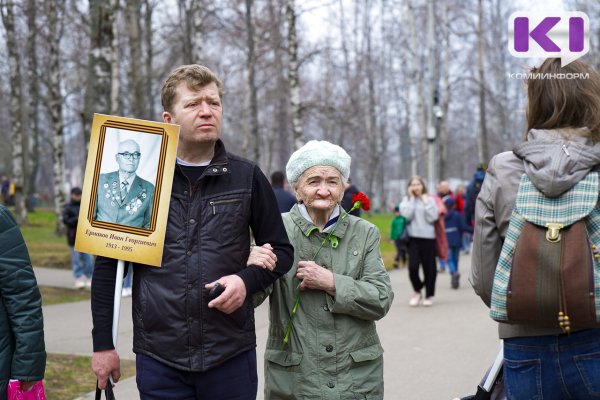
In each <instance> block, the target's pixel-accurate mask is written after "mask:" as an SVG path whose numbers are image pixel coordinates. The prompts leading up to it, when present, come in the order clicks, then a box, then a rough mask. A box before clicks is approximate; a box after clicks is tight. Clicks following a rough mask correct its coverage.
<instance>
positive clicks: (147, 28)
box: [144, 0, 155, 119]
mask: <svg viewBox="0 0 600 400" xmlns="http://www.w3.org/2000/svg"><path fill="white" fill-rule="evenodd" d="M153 10H154V5H153V4H151V1H150V0H144V40H145V45H146V60H145V61H146V62H145V65H144V73H145V82H144V96H145V97H146V101H145V103H146V104H147V109H146V118H147V119H152V118H154V102H153V101H152V100H151V99H153V98H154V96H155V93H154V89H153V85H152V79H153V67H152V64H153V60H154V49H153V46H152V37H153V28H152V13H153Z"/></svg>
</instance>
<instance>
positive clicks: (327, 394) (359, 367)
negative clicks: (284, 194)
mask: <svg viewBox="0 0 600 400" xmlns="http://www.w3.org/2000/svg"><path fill="white" fill-rule="evenodd" d="M286 172H287V179H288V181H289V182H290V184H291V185H292V187H293V189H294V192H295V195H296V199H297V200H298V204H296V205H294V207H293V208H292V209H291V211H290V212H289V213H285V214H283V221H284V223H285V227H286V230H287V234H288V237H289V239H290V242H291V243H292V245H293V246H294V249H295V251H294V265H293V266H292V269H291V270H290V272H289V273H288V274H287V275H285V276H284V277H282V278H281V279H279V280H278V281H277V282H275V283H274V285H273V287H272V292H271V295H270V327H269V339H268V342H267V349H266V352H265V398H266V399H269V400H275V399H286V400H290V399H321V398H328V399H333V398H336V399H355V398H361V399H383V348H382V347H381V343H380V342H379V337H378V336H377V331H376V330H375V321H376V320H379V319H380V318H382V317H384V316H385V314H386V313H387V312H388V310H389V308H390V306H391V304H392V299H393V297H394V294H393V292H392V288H391V285H390V279H389V277H388V274H387V272H386V270H385V267H384V265H383V261H382V259H381V254H380V252H379V236H380V235H379V231H378V230H377V228H376V227H375V226H374V225H373V224H371V223H369V222H367V221H365V220H363V219H361V218H358V217H354V216H352V215H345V212H344V210H343V209H342V208H341V207H340V204H339V203H340V201H341V200H342V196H343V195H344V185H345V183H346V180H347V179H348V174H349V172H350V156H349V155H348V154H347V153H346V152H345V151H344V149H342V148H341V147H339V146H336V145H334V144H331V143H329V142H326V141H310V142H308V143H307V144H306V145H304V146H303V147H302V148H300V149H299V150H298V151H296V152H295V153H294V154H292V156H291V157H290V160H289V162H288V164H287V167H286ZM338 220H339V223H338V224H336V222H337V221H338ZM324 240H325V244H324V245H323V247H322V248H321V246H322V242H323V241H324ZM260 252H262V253H260ZM269 253H270V252H269V251H268V249H266V246H265V248H255V250H254V251H253V252H252V254H251V259H252V258H254V260H253V261H252V262H250V261H249V263H253V264H255V265H257V264H258V265H261V264H264V265H265V266H267V264H268V263H269V262H270V261H268V260H265V262H264V263H261V261H259V260H256V259H258V258H260V257H264V258H265V259H268V258H269V257H272V256H270V255H269ZM271 260H272V258H271ZM298 293H300V304H299V306H298V308H297V311H296V315H295V317H294V318H293V325H292V327H291V330H290V333H289V341H288V342H287V343H286V344H285V345H284V344H283V342H284V337H285V336H286V330H287V327H288V324H289V322H290V319H291V318H292V308H293V307H294V303H295V300H296V296H297V295H298Z"/></svg>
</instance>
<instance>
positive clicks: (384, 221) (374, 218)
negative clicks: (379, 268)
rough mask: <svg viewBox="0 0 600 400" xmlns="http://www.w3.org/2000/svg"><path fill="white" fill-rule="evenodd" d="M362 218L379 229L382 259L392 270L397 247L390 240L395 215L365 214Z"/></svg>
mask: <svg viewBox="0 0 600 400" xmlns="http://www.w3.org/2000/svg"><path fill="white" fill-rule="evenodd" d="M361 216H362V217H363V218H364V219H366V220H367V221H369V222H370V223H372V224H374V225H375V226H377V227H378V228H379V231H380V232H381V246H380V249H381V257H382V258H383V263H384V264H385V267H386V268H387V269H388V270H389V269H391V268H392V264H393V262H394V257H395V256H396V246H394V242H392V239H390V226H391V225H392V219H393V218H394V214H393V213H380V214H373V213H369V214H367V213H363V214H361Z"/></svg>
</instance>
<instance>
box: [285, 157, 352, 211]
mask: <svg viewBox="0 0 600 400" xmlns="http://www.w3.org/2000/svg"><path fill="white" fill-rule="evenodd" d="M295 191H296V198H297V199H298V201H301V202H303V203H304V205H305V206H306V207H307V208H308V209H313V210H321V211H331V210H333V208H334V207H335V205H336V204H338V203H339V202H340V201H342V197H343V196H344V184H343V182H342V174H340V172H339V171H338V170H337V169H335V168H334V167H326V166H316V167H311V168H309V169H307V170H306V171H304V173H303V174H302V175H301V176H300V178H299V179H298V182H297V183H296V185H295Z"/></svg>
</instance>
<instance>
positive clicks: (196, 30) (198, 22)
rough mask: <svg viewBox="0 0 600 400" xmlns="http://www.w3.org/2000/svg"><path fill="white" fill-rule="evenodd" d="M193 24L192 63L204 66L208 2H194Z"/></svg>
mask: <svg viewBox="0 0 600 400" xmlns="http://www.w3.org/2000/svg"><path fill="white" fill-rule="evenodd" d="M193 4H194V5H193V6H192V7H193V8H192V10H193V12H192V24H193V34H192V37H193V41H192V49H191V51H192V63H194V64H203V63H204V62H205V60H204V46H203V45H204V41H205V40H206V38H205V37H204V15H205V10H206V8H207V4H206V1H204V0H202V1H199V0H195V1H194V2H193Z"/></svg>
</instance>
